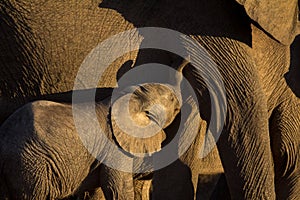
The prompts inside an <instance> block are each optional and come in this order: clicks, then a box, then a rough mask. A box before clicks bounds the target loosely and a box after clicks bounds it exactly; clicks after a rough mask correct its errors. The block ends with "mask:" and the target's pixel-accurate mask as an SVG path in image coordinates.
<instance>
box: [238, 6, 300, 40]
mask: <svg viewBox="0 0 300 200" xmlns="http://www.w3.org/2000/svg"><path fill="white" fill-rule="evenodd" d="M236 1H237V2H238V3H240V4H241V5H243V6H244V7H245V10H246V12H247V14H248V15H249V17H250V18H251V19H253V20H254V21H256V22H257V23H258V24H259V25H260V26H261V27H262V28H263V29H264V30H265V31H267V32H268V33H270V34H271V35H272V36H273V37H274V38H275V39H276V40H278V41H279V42H280V43H282V44H284V45H290V44H291V43H292V42H293V40H294V37H295V36H296V34H298V33H297V32H298V31H299V30H297V29H298V28H297V26H298V27H299V22H298V5H297V0H236Z"/></svg>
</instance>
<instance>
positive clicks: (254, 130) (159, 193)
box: [100, 0, 300, 199]
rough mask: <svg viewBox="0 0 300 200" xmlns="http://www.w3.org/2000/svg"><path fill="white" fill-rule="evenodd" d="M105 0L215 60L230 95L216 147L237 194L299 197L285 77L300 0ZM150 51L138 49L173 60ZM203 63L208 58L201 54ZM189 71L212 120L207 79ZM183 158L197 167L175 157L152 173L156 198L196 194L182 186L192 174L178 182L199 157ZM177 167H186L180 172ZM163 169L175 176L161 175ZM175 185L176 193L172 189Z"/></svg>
mask: <svg viewBox="0 0 300 200" xmlns="http://www.w3.org/2000/svg"><path fill="white" fill-rule="evenodd" d="M100 6H101V7H107V8H111V9H115V10H117V11H118V12H120V13H121V14H122V15H123V16H124V18H125V19H127V20H128V21H129V22H132V23H133V24H134V25H135V26H136V27H143V26H152V27H164V28H170V29H175V30H178V31H180V32H182V33H184V34H187V35H189V36H191V37H192V38H193V39H194V40H195V41H197V42H199V44H200V45H202V46H203V47H204V48H205V49H206V50H207V51H208V53H209V54H210V56H211V57H212V58H213V60H214V61H215V63H216V64H217V65H218V69H219V71H220V73H221V74H222V76H223V81H224V85H225V89H226V95H227V102H228V108H227V117H226V121H225V125H224V128H223V131H222V134H221V136H220V138H219V140H218V150H219V153H220V157H221V160H222V164H223V167H224V170H225V175H226V179H227V183H228V186H229V190H230V195H231V198H232V199H275V198H277V199H295V198H297V195H298V194H299V188H300V186H299V185H300V178H299V170H300V169H299V159H300V158H299V144H300V141H299V138H300V137H299V135H300V121H299V119H300V113H299V109H297V108H298V107H299V100H298V99H297V97H296V95H295V93H296V92H295V91H293V90H291V88H290V87H289V86H288V84H287V82H286V79H285V74H286V73H287V72H288V71H289V65H290V51H289V48H290V44H291V43H292V42H293V40H294V37H295V36H296V35H297V34H299V21H298V20H299V19H298V4H297V1H295V0H292V1H284V2H283V1H267V0H262V1H260V2H257V1H251V0H245V1H233V0H232V1H231V0H229V1H226V2H225V1H220V0H212V1H209V2H208V1H195V0H188V1H172V2H170V1H160V2H155V3H152V2H151V3H150V2H147V1H130V2H127V3H126V4H124V3H123V1H117V0H115V1H103V2H102V4H100ZM133 7H134V8H136V7H139V8H140V9H139V12H134V11H133V10H132V8H133ZM141 34H142V33H141ZM145 37H146V36H145ZM145 39H147V38H145ZM162 42H163V41H162ZM186 46H187V49H191V48H193V47H191V46H189V45H188V44H186ZM194 52H195V51H194ZM152 53H153V54H150V56H149V52H148V55H147V54H146V56H145V55H144V54H143V51H140V52H139V56H138V61H137V65H138V64H142V63H146V62H149V61H153V60H155V59H158V60H159V59H160V58H163V60H164V61H162V62H165V64H169V63H168V59H166V58H167V56H169V60H172V58H173V55H168V54H167V55H164V56H162V52H158V53H157V55H155V51H154V52H153V51H152ZM192 53H193V51H192ZM197 56H199V57H201V55H193V56H192V57H194V58H195V60H197ZM198 60H201V59H198ZM202 60H203V59H202ZM200 64H202V66H205V63H204V62H203V63H200ZM184 73H185V76H186V77H187V78H188V79H189V80H190V82H191V83H192V85H193V86H194V88H196V91H197V95H198V99H199V103H200V112H201V117H202V118H203V119H204V120H205V121H207V123H210V116H211V110H210V107H209V106H207V105H209V103H207V102H209V95H208V91H207V87H206V85H205V81H204V80H203V79H202V78H201V75H200V72H199V71H197V69H194V70H188V68H187V69H186V70H185V71H184ZM297 80H298V79H297ZM215 139H217V138H215ZM192 152H194V153H195V152H198V151H197V149H194V151H192ZM192 154H193V153H188V155H192ZM179 160H180V162H179V163H185V164H186V165H187V166H189V168H190V169H191V170H192V175H190V174H189V172H188V171H186V170H185V168H184V167H183V168H182V167H181V166H182V165H181V164H179V165H177V166H176V163H175V164H174V166H173V167H172V166H169V168H170V170H167V169H163V170H162V171H159V173H162V176H161V175H160V174H158V175H157V177H156V178H155V179H154V186H153V193H154V194H153V195H154V197H155V198H162V197H164V198H169V199H182V198H184V197H191V198H192V197H193V195H189V196H185V194H186V193H184V191H185V192H188V193H189V194H191V193H192V191H190V190H189V187H190V185H189V184H187V182H185V181H182V184H179V186H178V185H177V183H180V182H181V181H180V180H182V179H180V178H178V177H180V175H182V174H184V172H185V174H186V176H187V177H189V176H193V170H197V166H195V165H197V158H195V156H194V157H189V156H187V157H184V158H181V159H179ZM177 164H178V163H177ZM180 169H182V170H183V171H182V173H178V171H180ZM156 174H157V173H156ZM166 175H169V177H173V179H171V180H166V179H164V178H162V177H165V176H166ZM196 176H197V173H196ZM191 178H192V179H193V180H197V177H191ZM172 180H173V181H172ZM195 182H196V181H194V183H193V184H194V187H195V184H196V183H195ZM171 183H173V184H171ZM162 185H163V186H164V187H162ZM170 185H171V187H170ZM176 185H177V187H176ZM155 187H156V189H155ZM174 188H177V189H175V190H176V191H179V193H176V192H173V191H174ZM184 188H185V189H184ZM170 190H172V192H171V191H170Z"/></svg>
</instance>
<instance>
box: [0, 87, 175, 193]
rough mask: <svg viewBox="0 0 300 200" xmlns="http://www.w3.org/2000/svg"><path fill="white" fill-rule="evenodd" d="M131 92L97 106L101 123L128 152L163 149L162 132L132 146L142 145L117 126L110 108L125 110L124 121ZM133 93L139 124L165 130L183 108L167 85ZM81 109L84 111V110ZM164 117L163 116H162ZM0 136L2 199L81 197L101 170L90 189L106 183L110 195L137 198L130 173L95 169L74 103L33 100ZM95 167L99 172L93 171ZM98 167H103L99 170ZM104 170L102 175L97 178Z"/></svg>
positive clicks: (131, 111)
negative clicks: (84, 143) (85, 144)
mask: <svg viewBox="0 0 300 200" xmlns="http://www.w3.org/2000/svg"><path fill="white" fill-rule="evenodd" d="M128 95H129V94H125V95H122V96H121V97H119V98H118V99H117V100H116V101H115V102H113V103H111V99H110V97H109V98H106V99H104V100H102V101H101V102H98V103H97V104H96V113H97V117H98V121H99V123H100V125H101V126H102V129H103V130H104V132H105V135H106V137H107V138H109V139H110V140H111V141H114V142H115V144H116V143H118V144H119V145H120V146H121V147H122V146H124V148H125V150H128V151H131V150H133V151H143V152H144V151H145V150H146V151H156V150H158V149H159V148H160V145H161V142H162V140H163V139H164V138H165V136H163V134H164V132H163V130H162V131H161V132H159V134H157V136H153V137H150V138H149V139H148V138H147V139H148V140H145V141H143V142H142V144H143V146H142V147H141V148H140V147H138V148H132V146H130V145H136V144H138V143H133V142H138V141H135V140H134V141H133V142H130V138H128V136H126V137H123V136H124V135H126V134H125V133H123V132H122V129H121V128H120V127H117V123H115V122H114V123H111V122H112V121H115V120H116V116H114V115H113V113H111V110H115V112H116V114H120V116H122V118H121V119H123V118H124V117H125V118H126V117H128V118H129V117H130V116H126V115H124V113H123V111H124V109H123V107H122V106H123V105H124V101H126V100H128V99H126V98H128ZM129 97H130V98H129V114H130V115H131V117H130V118H131V119H132V120H133V122H134V123H136V124H138V125H139V126H147V125H148V124H149V123H150V122H152V124H156V125H157V126H160V127H161V128H165V127H166V126H168V125H169V124H170V123H171V122H172V121H173V120H174V118H175V116H176V115H177V114H178V112H179V110H180V103H179V101H178V99H177V98H176V96H175V94H174V91H173V90H172V89H170V88H169V87H167V86H165V85H163V84H154V83H151V84H143V85H140V86H137V87H135V90H134V92H133V93H132V95H131V96H129ZM157 104H160V106H161V108H163V109H164V111H165V113H166V114H165V115H162V114H161V109H159V108H158V107H156V106H155V105H157ZM114 106H115V109H113V108H114ZM111 108H112V109H111ZM81 112H82V114H84V110H83V111H81ZM83 116H84V115H83ZM110 116H112V117H111V118H110ZM162 116H164V119H161V117H162ZM161 122H164V124H161ZM91 131H92V130H91ZM115 133H117V134H116V135H115V137H113V136H112V135H113V134H115ZM0 135H1V136H0V137H1V141H0V143H1V144H0V148H1V149H0V157H1V165H0V167H1V168H0V170H1V171H0V172H1V182H0V199H5V198H8V199H62V198H65V197H68V196H70V195H80V194H79V193H80V190H81V188H85V190H89V189H91V190H93V189H95V190H96V188H89V185H88V184H90V183H88V182H89V181H86V179H87V177H88V178H89V179H91V177H90V176H91V174H96V175H95V177H92V180H93V179H94V181H92V182H94V183H93V184H94V185H93V184H91V185H93V186H91V187H97V186H98V187H99V186H100V185H101V184H103V186H104V187H103V188H102V189H103V191H104V194H105V197H106V199H112V198H114V199H133V198H134V192H133V186H132V185H131V183H133V181H132V174H131V173H124V172H121V171H118V170H115V169H112V168H109V167H103V165H100V167H97V168H96V169H95V167H92V166H93V163H97V162H98V161H97V160H96V159H95V157H94V156H92V155H91V154H90V153H91V152H89V151H88V150H87V148H86V147H85V146H84V145H83V142H82V140H81V138H80V135H79V134H78V131H77V129H76V127H75V124H74V119H73V113H72V105H69V104H61V103H56V102H51V101H36V102H32V103H28V104H26V105H25V106H23V107H21V108H20V109H18V110H17V111H16V112H15V113H13V114H12V115H11V116H10V117H9V118H8V119H7V120H6V122H5V123H4V124H3V125H2V127H1V129H0ZM158 140H159V142H157V141H158ZM93 142H95V143H96V142H97V140H96V141H93ZM98 142H99V141H98ZM100 142H101V141H100ZM128 144H130V145H129V146H128ZM92 145H93V144H92ZM94 145H97V144H94ZM103 145H105V144H103ZM126 145H127V146H126ZM151 145H152V147H151ZM104 150H105V151H104ZM107 151H109V149H105V148H103V149H102V152H99V153H101V154H102V155H104V156H103V157H104V159H105V154H106V152H107ZM133 153H135V152H133ZM97 165H98V164H97ZM101 166H102V167H101ZM92 168H93V169H94V171H93V172H92V173H91V169H92ZM95 170H103V171H101V172H100V173H98V172H96V171H95ZM100 174H101V175H102V176H103V177H102V176H101V177H98V176H99V175H100ZM98 180H99V181H98ZM103 182H104V183H103ZM97 184H99V185H97Z"/></svg>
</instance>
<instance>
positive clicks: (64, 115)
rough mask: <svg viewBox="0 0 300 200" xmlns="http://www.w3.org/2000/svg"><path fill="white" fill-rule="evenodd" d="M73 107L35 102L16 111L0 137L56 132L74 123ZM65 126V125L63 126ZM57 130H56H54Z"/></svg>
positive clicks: (47, 102)
mask: <svg viewBox="0 0 300 200" xmlns="http://www.w3.org/2000/svg"><path fill="white" fill-rule="evenodd" d="M71 118H72V108H71V105H67V104H62V103H56V102H51V101H43V100H41V101H34V102H30V103H27V104H25V105H24V106H22V107H21V108H19V109H18V110H16V111H15V112H14V113H13V114H12V115H11V116H10V117H9V118H8V119H7V120H6V121H5V122H4V123H3V125H2V126H1V129H0V135H2V136H1V137H2V139H3V138H4V136H6V137H8V138H10V139H11V138H13V137H18V139H17V140H20V139H21V138H28V137H33V136H34V135H38V134H45V131H47V132H54V131H55V130H56V131H57V130H58V129H60V128H61V127H62V126H65V125H66V124H70V123H72V121H71ZM63 124H64V125H63ZM54 129H55V130H54Z"/></svg>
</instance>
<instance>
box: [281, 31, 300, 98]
mask: <svg viewBox="0 0 300 200" xmlns="http://www.w3.org/2000/svg"><path fill="white" fill-rule="evenodd" d="M299 54H300V35H299V36H297V37H296V38H295V40H294V42H293V43H292V45H291V63H290V69H289V72H288V73H286V74H285V79H286V82H287V84H288V85H289V87H290V88H291V90H292V91H293V92H294V94H295V95H296V96H297V97H298V98H300V83H299V81H298V80H299V77H300V58H299Z"/></svg>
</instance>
